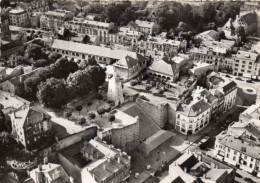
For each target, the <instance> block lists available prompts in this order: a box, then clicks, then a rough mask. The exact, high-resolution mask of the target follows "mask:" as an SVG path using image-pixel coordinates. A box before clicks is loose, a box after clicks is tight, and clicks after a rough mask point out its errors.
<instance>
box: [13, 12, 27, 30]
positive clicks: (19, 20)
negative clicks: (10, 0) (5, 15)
mask: <svg viewBox="0 0 260 183" xmlns="http://www.w3.org/2000/svg"><path fill="white" fill-rule="evenodd" d="M27 20H28V16H27V13H26V11H24V10H23V9H12V10H10V11H9V24H10V25H13V26H18V27H24V26H26V25H27V23H28V22H27Z"/></svg>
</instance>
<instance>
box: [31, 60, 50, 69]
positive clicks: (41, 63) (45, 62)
mask: <svg viewBox="0 0 260 183" xmlns="http://www.w3.org/2000/svg"><path fill="white" fill-rule="evenodd" d="M49 64H50V62H49V60H45V59H40V60H37V61H36V62H35V63H34V64H33V67H45V66H47V65H49Z"/></svg>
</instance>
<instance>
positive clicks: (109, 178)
mask: <svg viewBox="0 0 260 183" xmlns="http://www.w3.org/2000/svg"><path fill="white" fill-rule="evenodd" d="M81 153H82V155H83V158H84V159H85V161H87V162H88V164H87V165H86V166H85V167H83V168H82V170H81V179H82V183H112V182H113V183H126V182H128V181H129V177H130V167H131V164H130V160H131V157H130V156H128V155H127V154H126V153H125V152H121V150H120V149H115V148H114V147H113V146H112V145H108V144H105V143H103V142H100V141H96V140H90V141H89V143H85V145H84V147H83V148H82V149H81Z"/></svg>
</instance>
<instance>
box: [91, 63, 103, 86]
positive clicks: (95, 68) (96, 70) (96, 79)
mask: <svg viewBox="0 0 260 183" xmlns="http://www.w3.org/2000/svg"><path fill="white" fill-rule="evenodd" d="M87 71H88V73H89V74H90V75H91V79H92V82H93V86H94V87H95V88H98V87H99V86H100V85H102V84H103V83H104V82H105V79H106V72H105V70H104V69H103V68H102V67H101V66H99V65H90V66H88V68H87Z"/></svg>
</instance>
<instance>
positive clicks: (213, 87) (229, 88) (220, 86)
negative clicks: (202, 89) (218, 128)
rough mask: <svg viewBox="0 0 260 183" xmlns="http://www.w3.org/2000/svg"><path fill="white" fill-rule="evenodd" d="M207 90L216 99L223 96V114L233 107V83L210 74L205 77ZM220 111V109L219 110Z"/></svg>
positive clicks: (235, 89) (234, 96) (235, 88)
mask: <svg viewBox="0 0 260 183" xmlns="http://www.w3.org/2000/svg"><path fill="white" fill-rule="evenodd" d="M206 86H207V88H208V89H209V90H210V91H211V92H212V93H213V94H214V95H216V96H217V97H218V98H220V99H221V95H223V96H224V103H223V107H221V108H223V112H226V111H228V110H229V109H230V108H232V107H233V106H234V105H235V102H236V96H237V84H236V83H235V82H234V81H231V80H228V79H224V78H222V77H221V76H220V75H219V74H218V73H215V72H212V73H211V74H210V75H208V76H207V81H206ZM220 111H221V109H220Z"/></svg>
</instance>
